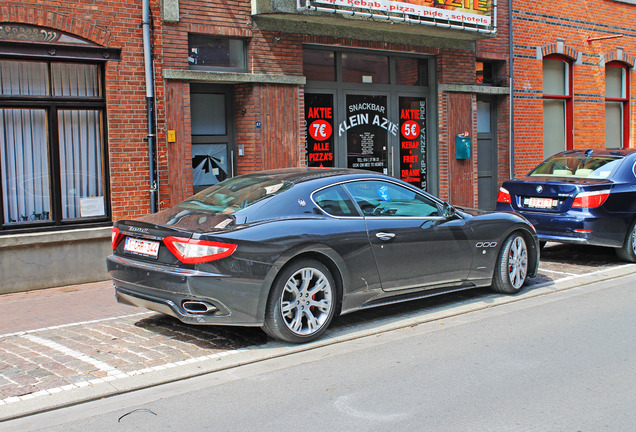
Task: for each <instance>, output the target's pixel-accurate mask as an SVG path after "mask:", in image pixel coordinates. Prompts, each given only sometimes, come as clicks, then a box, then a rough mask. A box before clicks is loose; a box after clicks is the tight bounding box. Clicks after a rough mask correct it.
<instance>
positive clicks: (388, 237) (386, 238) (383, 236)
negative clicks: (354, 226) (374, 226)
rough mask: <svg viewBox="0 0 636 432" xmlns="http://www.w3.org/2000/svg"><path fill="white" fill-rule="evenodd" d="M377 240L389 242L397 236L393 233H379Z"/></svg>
mask: <svg viewBox="0 0 636 432" xmlns="http://www.w3.org/2000/svg"><path fill="white" fill-rule="evenodd" d="M375 236H376V237H377V238H379V239H380V240H383V241H389V240H391V239H393V237H395V234H393V233H385V232H379V233H377V234H376V235H375Z"/></svg>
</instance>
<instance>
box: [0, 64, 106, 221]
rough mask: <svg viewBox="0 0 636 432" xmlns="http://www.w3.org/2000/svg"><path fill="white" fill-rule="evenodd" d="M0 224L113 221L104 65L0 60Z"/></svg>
mask: <svg viewBox="0 0 636 432" xmlns="http://www.w3.org/2000/svg"><path fill="white" fill-rule="evenodd" d="M0 95H1V96H2V98H1V99H0V181H1V184H2V189H1V191H2V200H1V201H0V205H1V212H0V213H1V214H2V229H3V230H12V229H20V228H29V229H32V228H34V227H38V226H40V227H42V228H45V227H52V226H60V225H69V224H78V223H86V222H95V221H102V220H108V211H107V208H108V206H107V196H106V195H107V187H106V185H107V182H106V169H105V163H106V156H105V155H106V150H105V142H104V136H105V134H104V125H103V122H104V110H105V100H104V97H103V92H102V67H101V66H100V65H99V64H82V63H64V62H44V61H20V60H0Z"/></svg>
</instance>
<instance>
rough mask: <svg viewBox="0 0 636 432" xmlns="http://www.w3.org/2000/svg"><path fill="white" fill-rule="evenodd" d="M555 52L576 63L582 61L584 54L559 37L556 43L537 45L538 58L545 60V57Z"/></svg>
mask: <svg viewBox="0 0 636 432" xmlns="http://www.w3.org/2000/svg"><path fill="white" fill-rule="evenodd" d="M554 54H558V55H561V56H565V57H567V58H569V59H570V60H572V62H573V63H575V64H576V63H580V62H581V57H582V54H581V53H580V52H579V51H578V50H576V49H575V48H573V47H571V46H570V45H567V44H566V43H565V41H564V40H563V39H560V38H557V41H556V42H555V43H551V44H549V45H545V46H543V47H537V60H543V58H544V57H547V56H550V55H554Z"/></svg>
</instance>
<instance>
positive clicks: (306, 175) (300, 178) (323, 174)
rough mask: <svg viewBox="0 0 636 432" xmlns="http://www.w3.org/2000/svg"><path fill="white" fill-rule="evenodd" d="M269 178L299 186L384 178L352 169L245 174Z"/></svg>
mask: <svg viewBox="0 0 636 432" xmlns="http://www.w3.org/2000/svg"><path fill="white" fill-rule="evenodd" d="M263 176H265V177H268V178H270V179H279V180H281V181H288V182H290V183H294V184H299V183H304V182H308V181H312V180H320V179H327V178H332V177H350V176H356V177H357V176H362V177H378V176H380V177H384V176H383V175H382V174H379V173H374V172H372V171H365V170H357V169H351V168H279V169H274V170H267V171H257V172H252V173H248V174H243V177H263Z"/></svg>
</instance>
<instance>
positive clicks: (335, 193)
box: [313, 186, 360, 216]
mask: <svg viewBox="0 0 636 432" xmlns="http://www.w3.org/2000/svg"><path fill="white" fill-rule="evenodd" d="M313 198H314V201H315V202H316V204H318V205H319V206H320V208H322V209H323V210H324V211H326V212H327V213H329V214H330V215H333V216H360V215H359V214H358V211H357V210H356V207H355V205H354V204H353V202H352V201H351V198H349V195H347V193H346V192H345V191H344V190H343V189H342V187H341V186H332V187H328V188H326V189H322V190H320V191H318V192H316V193H314V196H313Z"/></svg>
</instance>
